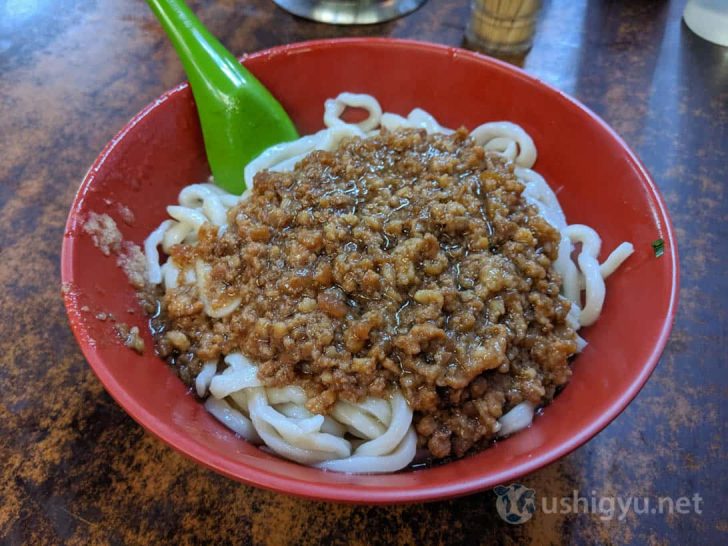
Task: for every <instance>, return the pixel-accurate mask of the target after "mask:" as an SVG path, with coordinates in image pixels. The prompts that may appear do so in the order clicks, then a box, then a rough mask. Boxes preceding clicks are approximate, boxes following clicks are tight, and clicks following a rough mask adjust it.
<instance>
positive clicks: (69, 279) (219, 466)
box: [61, 37, 680, 504]
mask: <svg viewBox="0 0 728 546" xmlns="http://www.w3.org/2000/svg"><path fill="white" fill-rule="evenodd" d="M372 44H376V45H378V46H381V47H404V48H407V49H419V50H423V51H427V52H432V53H437V54H442V53H446V54H447V55H449V56H450V57H451V58H458V57H460V58H466V59H471V60H475V61H478V62H479V63H484V64H488V65H491V66H492V67H494V68H496V69H498V70H505V71H507V72H509V73H510V74H511V75H512V76H513V77H515V78H517V79H521V80H526V81H527V82H528V83H530V84H535V85H537V86H541V87H545V88H546V89H547V90H548V91H550V92H552V93H555V94H557V95H558V96H559V98H560V99H561V100H564V101H566V102H568V103H570V104H571V106H573V107H576V108H577V109H578V110H581V112H582V113H583V114H586V115H587V116H588V117H589V118H590V119H591V121H592V122H593V123H596V124H598V125H599V126H601V128H602V129H603V130H604V131H606V132H607V133H608V134H609V135H610V136H611V138H613V139H614V140H615V141H616V142H617V143H618V144H619V145H620V146H621V148H622V149H623V151H624V152H625V153H626V157H625V159H626V160H627V161H628V162H629V164H630V165H631V166H632V167H633V168H634V170H635V171H636V172H637V173H638V175H639V176H640V178H641V179H642V185H643V187H644V189H646V190H647V191H648V193H649V194H650V198H651V200H652V201H653V202H654V203H655V206H656V209H657V210H654V211H653V214H654V215H655V216H656V217H657V218H659V219H660V220H661V222H662V223H663V225H662V226H661V227H662V228H663V240H664V241H665V244H666V245H667V246H668V248H669V249H670V252H667V253H665V255H664V256H663V257H664V258H666V259H668V260H670V271H669V272H670V275H671V281H672V282H671V286H670V297H669V304H668V309H667V312H666V314H665V316H664V318H663V320H662V325H661V328H660V331H659V335H658V337H657V340H656V342H655V344H654V346H653V348H652V351H651V352H650V354H649V356H648V357H647V358H646V360H645V361H644V362H643V364H642V365H641V369H640V372H639V374H638V375H637V376H636V377H635V379H634V381H632V383H631V384H630V385H629V386H628V387H627V388H626V389H624V390H623V392H622V393H621V394H620V395H619V397H618V398H617V399H616V400H615V401H614V403H612V405H611V406H610V407H609V408H608V409H607V410H606V411H604V412H603V413H602V414H601V415H600V416H599V417H598V418H597V419H595V420H593V421H592V422H590V423H589V424H588V425H586V426H583V427H581V428H580V429H579V430H578V431H577V432H576V434H574V435H573V436H572V437H570V438H569V439H568V440H567V441H564V442H562V443H560V444H558V445H556V446H555V447H553V448H551V449H549V450H547V451H545V452H541V453H538V454H536V455H535V456H534V457H532V458H530V459H529V460H527V461H525V462H522V463H519V464H517V465H514V466H512V467H510V468H508V469H507V470H505V471H503V472H500V473H497V474H491V473H487V472H485V471H484V472H483V474H484V475H481V476H474V477H466V478H463V479H460V480H458V481H456V482H450V483H447V484H445V485H422V486H420V485H418V486H417V487H416V488H415V489H412V490H393V489H391V488H385V487H370V486H368V487H366V488H361V487H358V486H356V487H346V486H342V485H334V484H323V483H319V482H310V481H306V480H301V479H298V478H288V477H283V476H281V475H279V474H275V473H273V472H269V471H267V470H264V469H260V468H253V467H249V466H247V467H245V469H246V472H245V475H241V474H239V473H238V474H236V473H234V472H231V471H229V470H228V469H227V465H226V464H225V462H224V460H223V458H222V457H221V456H218V455H216V454H214V453H210V452H208V451H207V450H206V449H205V448H204V447H203V446H202V445H201V444H199V443H197V442H195V441H193V440H192V439H191V438H188V437H185V436H181V435H179V434H177V433H176V432H174V431H172V429H171V428H170V427H169V426H168V425H167V424H166V423H165V422H163V421H161V420H160V419H158V418H156V417H154V416H153V415H151V414H150V413H148V412H147V411H146V410H144V409H143V408H142V407H140V406H139V405H138V404H137V403H136V402H135V400H134V398H133V397H132V396H130V395H129V394H128V393H127V392H126V391H125V390H124V389H123V388H122V387H121V386H120V385H119V383H118V382H116V381H115V380H114V378H113V376H112V375H111V373H110V372H109V371H108V370H107V368H106V366H105V364H104V362H103V360H102V358H101V357H100V356H99V355H98V354H97V352H96V351H95V350H94V348H93V344H92V343H90V340H89V339H88V336H87V335H85V326H84V325H83V323H82V321H81V320H80V319H79V318H78V313H73V312H72V310H74V309H75V306H76V305H77V303H76V300H75V298H74V297H73V296H72V294H71V293H68V292H66V291H64V295H63V298H64V304H65V307H66V313H67V316H68V319H69V323H70V326H71V330H72V331H73V334H74V336H75V338H76V341H77V343H78V345H79V347H80V348H81V351H82V353H83V355H84V357H85V359H86V361H87V362H88V363H89V365H90V366H91V368H92V369H93V371H94V373H95V374H96V376H97V377H98V378H99V380H100V381H101V383H102V384H103V386H104V388H105V389H106V391H107V392H108V393H109V394H110V395H111V397H112V398H113V399H114V400H116V402H117V403H118V404H119V405H120V406H121V407H122V408H123V409H124V411H125V412H126V413H127V414H128V415H129V416H131V417H132V419H134V420H135V421H136V422H137V423H138V424H140V425H141V426H142V427H143V428H144V429H145V430H147V431H148V432H150V433H151V434H152V435H153V436H155V437H156V438H158V439H160V440H162V441H163V442H164V443H165V444H167V445H168V446H170V447H172V448H173V449H175V450H176V451H178V452H179V453H182V454H183V455H185V456H186V457H188V458H189V459H192V460H193V461H195V462H196V463H198V464H200V465H202V466H204V467H206V468H209V469H211V470H213V471H215V472H217V473H219V474H222V475H224V476H226V477H228V478H232V479H233V480H236V481H239V482H243V483H246V484H248V485H253V486H256V487H261V488H263V489H268V490H271V491H275V492H278V493H285V494H289V495H293V496H297V497H302V498H307V499H312V500H319V501H331V502H344V503H359V504H395V503H412V502H423V501H434V500H445V499H449V498H453V497H458V496H462V495H466V494H470V493H475V492H477V491H481V490H484V489H488V488H492V487H495V486H496V485H498V484H501V483H506V482H509V481H513V480H516V479H519V478H521V477H523V476H525V475H527V474H530V473H532V472H534V471H536V470H538V469H540V468H542V467H544V466H546V465H548V464H550V463H552V462H554V461H556V460H558V459H560V458H562V457H564V456H566V455H568V454H569V453H571V452H572V451H574V450H575V449H576V448H578V447H580V446H581V445H583V444H584V443H586V442H587V441H589V440H590V439H591V438H593V437H594V436H595V435H596V434H598V433H599V432H600V431H601V430H602V429H604V428H605V427H606V426H607V425H608V424H609V423H610V422H611V421H612V420H614V419H615V418H616V417H617V416H619V414H620V413H622V411H624V409H625V408H626V407H627V405H628V404H629V403H630V402H631V401H632V400H633V399H634V398H635V396H637V394H638V393H639V391H640V390H641V389H642V387H643V386H644V384H645V383H646V382H647V379H648V378H649V377H650V375H651V374H652V372H653V371H654V369H655V367H656V366H657V363H658V361H659V358H660V356H661V354H662V352H663V350H664V348H665V345H666V344H667V341H668V338H669V336H670V332H671V330H672V326H673V324H674V321H675V316H676V313H677V307H678V297H679V281H680V271H679V257H678V248H677V240H676V237H675V233H674V228H673V225H672V220H671V218H670V215H669V213H668V210H667V206H666V205H665V201H664V199H663V197H662V194H661V192H660V190H659V189H658V187H657V186H656V184H655V183H654V181H653V179H652V177H651V176H650V174H649V172H648V171H647V169H646V168H645V166H644V165H643V164H642V162H641V161H640V160H639V158H638V157H637V156H636V154H635V153H634V152H633V151H632V150H631V149H630V147H629V146H628V145H627V144H626V143H625V141H624V140H623V139H622V138H621V137H620V136H619V135H618V134H617V133H616V132H615V131H614V130H613V129H612V128H611V127H610V126H609V125H608V124H607V123H606V122H605V121H604V120H602V119H601V118H600V117H599V116H598V115H596V114H595V113H594V112H592V111H591V110H590V109H589V108H587V107H586V106H585V105H584V104H582V103H581V102H580V101H579V100H577V99H575V98H573V97H571V96H569V95H567V94H566V93H564V92H563V91H560V90H558V89H556V88H555V87H553V86H551V85H550V84H548V83H546V82H544V81H542V80H541V79H539V78H537V77H535V76H533V75H530V74H528V73H527V72H525V71H524V70H523V69H521V68H518V67H515V66H513V65H510V64H508V63H505V62H503V61H500V60H498V59H494V58H492V57H488V56H486V55H482V54H480V53H476V52H472V51H467V50H464V49H461V48H457V47H452V46H446V45H441V44H434V43H430V42H423V41H417V40H405V39H397V38H372V37H363V38H333V39H322V40H309V41H303V42H296V43H293V44H285V45H281V46H277V47H272V48H269V49H265V50H261V51H258V52H255V53H251V54H246V55H243V56H242V57H240V60H241V61H246V60H250V59H258V58H270V57H274V56H278V55H286V54H289V53H295V52H299V51H304V50H307V49H329V48H335V47H340V46H342V45H343V46H370V45H372ZM188 86H189V84H188V83H187V82H183V83H181V84H178V85H177V86H175V87H173V88H171V89H169V90H168V91H166V92H164V93H163V94H162V95H160V96H159V97H158V98H156V99H154V100H153V101H152V102H150V103H149V104H147V105H146V106H145V107H144V108H143V109H142V110H141V111H139V113H137V114H136V115H135V116H134V117H133V118H132V119H131V120H130V121H129V122H127V123H126V124H125V125H124V127H123V128H122V129H121V130H120V131H119V132H118V133H117V134H116V135H115V136H114V137H113V138H112V139H111V140H110V141H109V142H108V144H106V146H105V147H104V148H103V150H102V151H101V153H100V154H99V155H98V157H97V158H96V159H95V160H94V162H93V164H92V165H91V167H90V168H89V170H88V171H87V172H86V174H85V176H84V178H83V181H82V183H81V185H80V187H79V189H78V191H77V192H76V195H75V196H74V199H73V202H72V205H71V209H70V212H69V215H68V219H67V222H66V226H65V230H64V237H63V245H62V249H61V282H62V286H68V285H69V284H70V285H72V284H73V262H74V256H75V251H76V237H73V236H68V235H69V234H72V233H75V229H74V227H77V222H78V209H79V208H80V206H81V205H82V203H83V201H84V196H85V195H86V193H87V192H88V191H89V189H90V188H91V186H92V184H93V181H94V179H95V177H96V173H97V172H98V170H99V168H100V167H101V165H103V163H104V162H105V160H106V158H107V157H108V156H109V154H111V153H112V152H113V150H114V148H115V147H116V146H117V145H118V144H119V142H120V141H121V140H123V139H124V137H125V136H126V135H127V134H128V133H129V132H130V131H131V130H132V129H133V128H134V127H135V126H136V125H137V124H138V123H140V122H141V121H142V120H143V119H145V118H146V117H147V116H148V115H150V113H151V112H153V111H154V110H155V109H156V108H157V107H158V106H159V105H161V104H163V103H164V102H166V101H168V100H169V99H170V98H172V97H174V96H175V95H177V94H178V93H181V92H183V91H184V90H185V89H186V88H187V87H188ZM418 472H427V469H424V470H420V471H418Z"/></svg>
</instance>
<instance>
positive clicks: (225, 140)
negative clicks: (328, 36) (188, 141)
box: [147, 0, 298, 194]
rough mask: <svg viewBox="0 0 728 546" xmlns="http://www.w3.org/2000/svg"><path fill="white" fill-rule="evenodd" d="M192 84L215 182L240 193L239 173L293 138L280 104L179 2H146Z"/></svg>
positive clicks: (293, 128) (168, 0)
mask: <svg viewBox="0 0 728 546" xmlns="http://www.w3.org/2000/svg"><path fill="white" fill-rule="evenodd" d="M147 3H148V4H149V7H151V8H152V11H153V12H154V14H155V15H156V16H157V19H159V22H160V23H161V24H162V27H163V28H164V30H165V32H166V33H167V36H168V37H169V39H170V41H171V42H172V45H173V46H174V48H175V50H177V55H179V58H180V59H181V61H182V65H183V66H184V69H185V72H186V73H187V77H188V78H189V80H190V85H191V86H192V94H193V95H194V97H195V103H196V104H197V111H198V113H199V116H200V124H201V125H202V135H203V137H204V140H205V150H206V152H207V160H208V162H209V164H210V169H211V170H212V175H213V178H214V179H215V183H216V184H218V185H219V186H221V187H222V188H224V189H225V190H227V191H229V192H232V193H235V194H240V193H242V192H243V191H245V181H244V179H243V169H244V168H245V166H246V165H247V164H248V163H250V161H251V160H253V159H255V157H256V156H258V154H260V153H261V152H262V151H263V150H265V149H266V148H268V147H270V146H272V145H273V144H278V143H281V142H287V141H290V140H294V139H296V138H298V133H297V132H296V128H295V126H294V125H293V122H292V121H291V119H290V118H289V117H288V114H286V112H285V110H284V109H283V107H282V106H281V105H280V103H279V102H278V101H277V100H276V99H275V98H274V97H273V95H271V94H270V92H269V91H268V90H267V89H266V88H265V87H263V84H261V83H260V82H259V81H258V80H257V79H256V78H255V76H253V75H252V74H251V73H250V72H249V71H248V70H246V69H245V68H244V67H243V66H242V65H241V64H240V63H239V62H238V60H237V59H236V58H235V57H234V56H233V55H232V54H231V53H230V52H229V51H228V50H227V49H225V47H224V46H223V45H222V44H221V43H220V42H219V41H218V40H217V39H216V38H215V37H214V36H213V35H212V34H210V32H208V30H207V29H206V28H205V27H204V26H203V25H202V23H201V22H200V20H199V19H198V18H197V17H196V16H195V14H194V13H192V11H191V10H190V9H189V8H188V7H187V5H186V4H185V3H184V1H183V0H147Z"/></svg>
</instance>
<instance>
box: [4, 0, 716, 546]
mask: <svg viewBox="0 0 728 546" xmlns="http://www.w3.org/2000/svg"><path fill="white" fill-rule="evenodd" d="M467 4H468V2H466V1H465V0H453V1H445V0H430V1H429V2H428V3H427V4H426V5H425V7H424V8H423V9H421V10H420V11H418V12H416V13H415V14H413V15H411V16H409V17H406V18H404V19H400V20H398V21H396V22H393V23H389V24H384V25H379V26H371V27H358V28H345V27H332V26H325V25H317V24H314V23H311V22H307V21H303V20H299V19H296V18H294V17H292V16H290V15H288V14H287V13H285V12H283V11H281V10H279V9H278V8H276V7H275V6H274V5H273V4H272V2H270V0H247V1H246V0H196V1H193V2H191V5H192V7H193V8H195V9H196V11H197V12H198V13H199V15H200V17H201V18H202V19H203V21H204V22H205V23H206V24H207V25H209V27H210V29H211V30H212V31H213V33H215V34H216V35H218V36H219V37H220V38H221V39H222V41H223V43H225V44H226V45H227V46H228V47H229V48H230V49H231V50H232V51H234V52H236V53H238V54H242V53H243V52H246V51H254V50H258V49H262V48H266V47H269V46H274V45H277V44H283V43H288V42H295V41H299V40H305V39H310V38H323V37H335V36H351V35H356V36H362V35H383V36H394V37H407V38H417V39H421V40H430V41H434V42H441V43H446V44H451V45H459V44H460V43H461V40H462V36H463V31H464V27H465V23H466V20H467V16H468V5H467ZM683 5H684V2H681V1H646V0H642V1H639V0H634V1H617V0H613V1H606V0H592V1H591V2H587V1H586V0H581V1H570V0H553V1H551V2H547V3H546V9H545V11H544V12H543V14H542V24H541V26H540V29H539V31H538V35H537V38H536V43H535V46H534V48H533V50H532V51H531V53H530V54H529V55H528V57H527V59H526V62H525V68H526V70H528V71H529V72H530V73H532V74H535V75H537V76H538V77H540V78H542V79H543V80H545V81H547V82H549V83H551V84H553V85H555V86H556V87H558V88H560V89H562V90H563V91H565V92H567V93H570V94H572V95H574V96H575V97H577V98H578V99H580V100H581V101H583V102H584V103H585V104H586V105H587V106H589V107H590V108H592V109H593V110H594V111H595V112H597V113H598V114H599V115H601V116H602V117H603V118H604V119H605V120H606V121H607V122H608V123H609V124H611V125H612V126H613V127H614V128H615V129H616V130H617V131H618V132H619V133H621V135H622V136H623V137H624V138H625V139H626V141H627V142H628V143H629V144H630V145H631V146H632V147H633V148H634V149H635V150H636V151H637V152H638V154H639V155H640V156H641V158H642V159H643V160H644V162H645V164H646V165H647V167H648V168H649V169H650V171H651V172H652V174H653V175H654V177H655V180H656V181H657V184H658V185H659V187H660V188H661V190H662V191H663V193H664V196H665V198H666V200H667V203H668V206H669V207H670V211H671V213H672V218H673V221H674V223H675V227H676V230H677V236H678V238H679V240H680V243H681V247H680V252H681V262H682V264H681V265H682V288H681V303H680V311H679V313H678V317H677V322H676V324H675V328H674V330H673V333H672V338H671V340H670V342H669V344H668V346H667V349H666V350H665V353H664V355H663V357H662V359H661V362H660V364H659V366H658V367H657V370H656V371H655V373H654V375H653V376H652V378H651V379H650V381H649V382H648V384H647V386H646V387H645V388H644V390H643V391H642V392H641V393H640V394H639V396H638V397H637V398H636V400H635V401H634V402H633V403H632V404H631V405H630V406H629V407H628V408H627V410H626V411H625V412H624V413H623V414H622V415H621V416H619V417H618V418H617V419H616V420H615V421H614V422H613V423H612V424H611V425H610V426H609V427H607V428H606V430H604V431H603V432H602V433H601V434H599V435H598V436H597V437H596V438H595V439H593V440H592V441H591V442H589V443H588V444H586V445H585V446H583V447H581V448H580V449H578V450H576V451H575V452H574V453H572V454H571V455H569V456H567V457H565V458H564V459H562V460H560V461H559V462H557V463H555V464H552V465H550V466H549V467H547V468H544V469H543V470H541V471H539V472H536V473H534V474H532V475H530V476H528V477H525V478H524V479H523V483H524V484H526V485H527V486H529V487H532V488H534V489H535V490H536V492H537V495H538V497H539V498H541V497H548V498H552V497H553V498H561V497H570V496H573V495H574V491H576V494H577V495H578V496H584V497H595V498H599V497H622V498H623V499H624V502H626V499H627V498H628V497H630V496H633V497H634V496H636V497H650V498H651V499H652V502H653V503H656V502H657V498H658V497H661V496H664V497H672V498H673V499H677V498H678V497H683V496H685V497H691V498H692V497H693V496H694V495H695V494H698V495H700V496H701V498H702V499H703V500H702V502H700V503H698V509H699V510H700V511H701V512H702V513H700V514H698V513H696V512H695V510H694V506H695V505H692V504H691V508H690V513H688V514H677V513H673V514H645V515H638V514H635V513H634V512H631V513H629V514H628V515H627V516H626V518H624V520H623V521H619V520H618V518H616V517H614V518H612V519H609V518H608V517H606V515H604V514H603V515H599V514H587V513H577V514H574V513H572V514H545V513H541V512H537V513H536V515H535V516H534V517H533V519H532V520H531V521H529V522H527V523H526V524H524V525H521V526H509V525H507V524H506V523H504V522H502V521H501V520H500V519H499V518H498V516H497V514H496V511H495V495H494V493H492V492H490V491H485V492H482V493H480V494H477V495H471V496H469V497H465V498H461V499H458V500H453V501H448V502H435V503H430V504H419V505H411V506H394V507H371V506H345V505H332V504H326V503H319V502H310V501H304V500H299V499H296V498H292V497H288V496H285V495H280V494H274V493H270V492H267V491H262V490H259V489H253V488H250V487H247V486H244V485H241V484H239V483H236V482H234V481H231V480H229V479H227V478H223V477H221V476H218V475H216V474H214V473H212V472H210V471H208V470H205V469H203V468H201V467H199V466H197V465H195V464H194V463H192V462H190V461H188V460H187V459H185V458H184V457H182V456H181V455H179V454H177V453H176V452H175V451H173V450H172V449H170V448H169V447H167V446H166V445H165V444H163V443H161V442H159V441H158V440H156V439H154V438H152V437H151V436H150V435H149V434H147V433H145V432H144V430H142V428H141V427H140V426H139V425H137V424H136V423H135V422H134V421H132V420H131V419H130V418H129V417H128V416H127V415H126V414H125V413H124V412H123V411H122V410H121V408H120V407H119V406H118V405H117V404H116V403H115V402H114V401H113V400H112V399H111V398H110V397H109V396H108V395H107V394H106V393H105V392H104V390H103V389H102V387H101V385H100V383H99V381H98V380H97V379H96V377H95V376H94V375H93V373H92V372H91V370H90V368H89V367H88V365H87V364H86V362H85V361H84V358H83V356H82V355H81V353H80V351H79V349H78V347H77V346H76V343H75V341H74V339H73V336H72V335H71V332H70V330H69V328H68V323H67V321H66V315H65V312H64V309H63V304H62V302H61V298H60V281H59V257H60V247H61V237H62V232H63V225H64V222H65V218H66V214H67V211H68V208H69V205H70V203H71V200H72V198H73V195H74V192H75V191H76V189H77V187H78V184H79V182H80V180H81V178H82V177H83V175H84V173H85V171H86V169H87V168H88V166H89V165H90V164H91V162H92V161H93V159H94V158H95V156H96V155H97V154H98V153H99V151H100V150H101V148H102V147H103V145H104V144H105V143H106V142H107V141H108V140H109V139H110V138H111V137H112V136H113V135H114V134H115V133H116V132H117V131H118V130H119V128H120V127H121V126H122V125H123V124H124V122H126V121H127V120H128V119H129V118H130V117H131V116H132V115H133V114H134V113H135V112H137V111H138V110H139V109H141V108H142V107H143V106H144V105H145V104H146V103H148V102H150V101H151V100H152V99H153V98H154V97H156V96H157V95H159V94H160V93H162V91H164V90H165V89H167V88H169V87H172V86H173V85H175V84H177V83H178V82H179V81H181V80H182V79H183V73H182V69H181V67H180V64H179V62H178V61H177V59H176V57H175V55H174V53H173V51H172V49H171V47H170V45H169V44H168V43H167V41H166V40H165V38H164V36H163V35H162V32H161V30H160V28H159V27H158V25H157V24H156V22H155V20H154V19H153V18H152V16H151V14H150V12H149V10H148V9H147V7H146V5H145V3H144V2H143V1H142V0H33V1H30V0H27V1H24V0H4V1H3V2H0V182H1V183H0V282H1V283H2V286H3V290H2V292H0V355H1V356H0V392H1V393H2V396H0V463H1V464H0V537H2V538H0V542H4V543H9V544H21V543H28V544H41V543H42V544H46V543H60V542H68V543H87V542H100V543H114V544H138V543H148V542H167V541H169V542H175V543H176V542H180V543H182V542H221V543H229V542H241V543H251V544H263V543H273V544H277V543H296V544H298V543H322V544H347V543H391V542H401V543H412V542H415V543H438V544H439V543H462V542H465V543H479V542H483V543H488V542H501V543H508V544H510V543H553V544H557V543H561V542H573V543H578V544H585V543H604V542H606V543H625V542H634V543H637V544H643V543H651V544H652V543H656V544H662V543H675V544H688V543H693V542H695V543H697V542H700V543H712V544H719V543H723V544H726V543H728V518H726V514H727V513H728V511H726V509H725V501H726V500H728V495H727V493H728V481H727V480H726V471H728V468H727V467H726V466H727V465H726V454H725V450H726V442H725V440H724V433H725V432H726V426H725V419H726V418H728V414H727V413H726V395H727V394H728V373H727V372H726V364H728V358H726V354H725V350H724V347H723V346H722V345H724V344H725V342H726V329H727V328H728V312H727V311H726V307H727V306H728V300H727V298H726V294H728V275H726V270H727V269H728V257H727V256H728V252H727V251H728V245H727V244H726V240H727V239H728V201H726V195H725V192H726V188H725V185H726V183H727V182H728V48H721V47H718V46H715V45H711V44H709V43H707V42H705V41H703V40H701V39H699V38H697V37H696V36H695V35H693V34H692V33H691V32H690V31H689V30H688V29H687V27H686V26H685V25H684V23H682V22H681V18H680V17H681V13H682V9H683ZM594 168H595V169H596V168H599V166H598V165H595V166H594ZM587 176H588V174H587ZM626 319H627V320H629V317H627V318H626ZM635 328H639V324H635ZM604 502H608V501H604ZM691 502H692V501H691ZM605 507H608V505H605Z"/></svg>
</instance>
